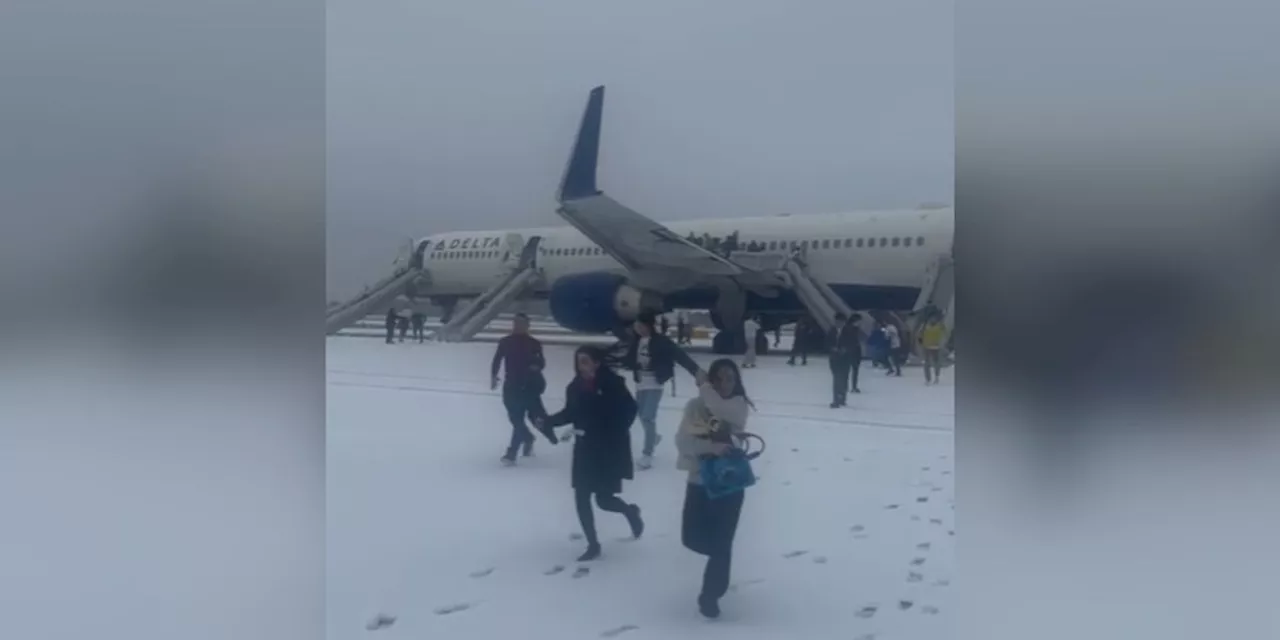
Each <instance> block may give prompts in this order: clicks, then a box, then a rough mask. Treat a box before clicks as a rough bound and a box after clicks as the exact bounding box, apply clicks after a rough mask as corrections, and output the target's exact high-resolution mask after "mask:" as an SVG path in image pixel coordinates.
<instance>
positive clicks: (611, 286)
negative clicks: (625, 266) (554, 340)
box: [549, 271, 662, 333]
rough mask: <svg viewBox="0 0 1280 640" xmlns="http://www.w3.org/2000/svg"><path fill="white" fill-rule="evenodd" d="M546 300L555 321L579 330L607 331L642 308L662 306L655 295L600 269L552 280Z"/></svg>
mask: <svg viewBox="0 0 1280 640" xmlns="http://www.w3.org/2000/svg"><path fill="white" fill-rule="evenodd" d="M549 302H550V307H551V316H552V317H553V318H555V320H556V322H557V323H559V324H560V326H562V327H565V328H566V329H569V330H571V331H577V332H580V333H608V332H610V331H612V330H613V329H615V328H616V327H618V326H620V325H624V324H627V323H629V322H632V321H634V320H635V319H636V316H637V315H639V314H640V312H641V311H643V310H645V309H653V310H661V309H662V300H661V298H659V297H658V296H656V295H654V294H652V293H648V292H645V291H641V290H640V289H637V288H635V287H633V286H631V285H629V284H627V279H626V278H625V277H623V276H620V275H617V274H613V273H606V272H603V271H601V272H596V273H579V274H575V275H571V276H565V277H563V278H560V279H559V280H556V281H555V282H554V283H552V285H551V293H550V300H549Z"/></svg>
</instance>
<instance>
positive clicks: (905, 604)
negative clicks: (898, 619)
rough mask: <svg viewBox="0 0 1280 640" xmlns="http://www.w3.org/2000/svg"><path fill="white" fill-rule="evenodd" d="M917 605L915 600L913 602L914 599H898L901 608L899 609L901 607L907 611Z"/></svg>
mask: <svg viewBox="0 0 1280 640" xmlns="http://www.w3.org/2000/svg"><path fill="white" fill-rule="evenodd" d="M915 605H916V603H914V602H912V601H910V600H899V601H898V608H899V609H901V610H902V611H906V610H907V609H910V608H911V607H914V606H915Z"/></svg>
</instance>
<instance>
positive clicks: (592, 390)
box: [490, 313, 945, 618]
mask: <svg viewBox="0 0 1280 640" xmlns="http://www.w3.org/2000/svg"><path fill="white" fill-rule="evenodd" d="M838 319H839V326H838V327H836V328H835V329H834V330H833V331H832V332H831V334H830V345H831V353H830V362H831V370H832V378H833V399H832V403H831V406H832V407H833V408H836V407H842V406H845V405H846V403H847V397H848V393H849V391H850V390H852V391H854V392H855V393H856V392H858V391H859V390H858V388H857V374H856V372H857V370H858V367H859V365H860V363H861V361H862V336H861V335H860V330H859V328H858V325H857V320H858V317H857V316H856V315H855V316H853V317H845V316H844V315H840V316H838ZM886 326H887V325H886V324H885V323H878V325H877V329H876V330H877V331H879V332H883V333H884V335H885V339H886V340H888V341H889V344H890V345H892V344H893V339H892V336H893V335H895V334H896V332H895V331H893V330H887V329H885V328H884V327H886ZM665 334H666V332H665V331H663V328H662V327H661V324H660V322H659V319H658V316H656V315H655V314H653V313H643V314H641V315H640V316H639V317H638V318H637V319H636V321H635V322H634V323H633V325H632V331H631V332H630V337H629V339H628V340H627V341H625V342H623V343H621V344H620V345H618V348H616V349H613V350H608V349H604V348H602V347H598V346H582V347H579V348H578V349H577V350H576V351H575V352H574V356H573V368H574V374H575V375H574V378H573V380H572V381H571V382H570V383H569V385H568V386H567V387H566V388H565V405H564V408H563V409H561V410H560V411H558V412H556V413H554V414H551V413H549V412H548V411H547V409H546V407H545V406H544V405H543V402H542V394H543V393H544V392H545V391H546V386H547V384H546V378H545V377H544V374H543V372H544V370H545V369H546V366H547V362H546V358H545V357H544V355H543V350H542V344H541V342H540V341H539V340H538V339H537V338H535V337H533V336H532V335H530V333H529V318H528V316H526V315H524V314H517V315H516V317H515V320H514V325H513V330H512V333H511V334H510V335H508V336H506V337H504V338H502V340H500V341H499V342H498V346H497V349H496V351H495V352H494V355H493V360H492V363H491V367H490V380H491V388H492V389H497V388H498V387H499V386H501V387H502V401H503V405H504V406H505V408H506V411H507V417H508V420H509V422H510V424H511V437H510V440H509V442H508V444H507V448H506V451H505V452H504V453H503V455H502V458H501V462H502V463H503V464H504V465H506V466H515V465H516V460H517V457H518V456H524V457H529V456H532V455H533V446H534V435H533V433H532V432H530V430H529V429H528V426H527V425H528V424H532V425H533V426H534V428H535V429H536V431H537V432H538V433H540V434H542V435H543V436H544V437H546V439H547V440H548V441H549V442H550V443H552V444H558V443H559V442H561V441H566V440H571V441H572V442H573V461H572V465H571V468H572V472H571V486H572V488H573V491H574V503H575V507H576V510H577V514H578V521H579V524H580V525H581V526H582V532H583V535H584V537H585V538H586V541H587V549H586V551H585V552H583V554H582V555H581V556H580V557H579V558H578V560H579V561H580V562H586V561H590V560H595V559H596V558H598V557H600V554H601V546H600V539H599V536H598V535H597V533H596V527H595V513H594V510H593V507H592V502H593V501H594V503H595V507H598V508H599V509H600V510H602V511H605V512H610V513H617V514H620V515H622V516H623V517H625V518H626V520H627V523H628V525H629V526H630V529H631V533H632V535H633V536H634V537H636V538H639V537H640V536H641V535H642V534H643V532H644V520H643V518H642V517H641V510H640V507H639V506H637V505H635V504H629V503H627V502H625V501H624V500H622V499H621V498H620V497H619V494H621V493H622V481H623V480H631V479H633V478H634V470H635V469H636V468H640V469H649V468H651V467H652V466H653V454H654V451H655V449H656V447H657V445H658V444H659V443H660V442H661V441H662V436H661V434H659V433H658V428H657V416H658V409H659V406H660V405H661V402H662V397H663V395H664V392H665V388H666V384H667V383H668V382H669V381H671V379H672V378H674V377H675V375H676V367H677V366H678V367H680V368H682V369H684V370H685V371H687V372H688V373H689V374H690V375H691V376H692V377H693V378H694V380H695V382H696V385H697V390H698V392H697V394H696V395H695V396H694V397H693V398H692V399H690V400H689V401H688V402H687V404H686V405H685V408H684V413H683V416H682V418H681V421H680V426H679V428H678V429H677V431H676V436H675V445H676V450H677V451H678V454H679V457H678V460H677V465H676V466H677V468H678V469H680V470H683V471H685V472H687V473H688V478H687V487H686V491H685V497H684V509H683V514H682V518H683V522H682V526H681V539H682V542H683V544H684V546H685V547H686V548H688V549H690V550H692V551H694V552H696V553H698V554H700V555H703V556H705V557H706V559H707V561H706V565H705V567H704V570H703V579H702V590H701V591H700V593H699V594H698V598H697V604H698V608H699V611H700V612H701V613H702V614H703V615H705V616H707V617H708V618H716V617H718V616H719V615H720V608H719V605H720V600H721V598H723V597H724V595H725V593H726V592H727V590H728V587H729V569H730V565H731V559H732V554H733V539H734V536H735V534H736V531H737V527H738V520H739V516H740V514H741V512H742V504H743V499H744V494H745V492H744V491H737V492H734V493H730V494H728V495H724V496H719V497H716V498H712V497H710V496H709V494H708V492H707V491H705V490H704V489H705V488H704V487H703V486H702V479H701V476H700V472H699V471H700V469H699V467H700V463H701V461H702V460H704V459H706V458H707V457H709V456H711V457H714V456H722V455H726V454H727V453H729V452H730V451H732V450H733V444H734V438H733V437H734V436H736V435H741V434H743V433H744V432H745V429H746V426H747V421H748V416H749V414H750V409H751V408H754V405H752V403H751V400H750V399H749V398H748V396H747V393H746V390H745V388H744V386H743V382H742V375H741V372H740V371H739V368H738V365H737V363H736V362H734V361H733V360H731V359H727V358H722V359H719V360H716V361H715V362H713V363H712V364H711V366H710V367H709V369H707V370H705V371H704V370H703V369H702V368H701V367H699V366H698V364H697V363H696V362H695V361H694V360H693V359H692V358H690V357H689V355H688V354H687V353H685V351H684V350H683V349H681V347H680V346H679V345H678V344H677V343H676V342H675V341H673V340H671V339H670V338H668V337H667V336H666V335H665ZM944 334H945V331H944V330H943V328H942V323H941V319H940V317H937V316H934V317H931V318H930V319H929V321H928V323H927V324H926V326H925V327H924V329H922V330H921V331H920V336H919V342H920V345H921V347H922V349H923V351H924V353H925V362H926V374H925V375H926V379H927V380H928V382H929V384H933V383H934V382H935V381H936V380H937V375H938V372H939V368H940V366H941V364H940V363H941V356H940V351H941V348H942V339H943V336H944ZM747 335H748V336H751V337H754V332H749V333H748V334H747ZM749 342H750V340H749ZM752 351H754V349H752ZM931 354H932V355H931ZM801 355H802V356H803V357H804V358H805V361H806V362H807V353H802V354H801ZM790 363H791V364H794V353H793V359H792V360H791V361H790ZM930 369H932V371H930ZM900 372H901V369H900V367H896V366H895V368H893V369H890V370H889V372H888V373H889V374H895V373H896V374H898V375H900ZM624 375H627V376H630V377H631V379H632V382H633V386H634V389H635V392H634V394H633V393H632V392H631V390H630V389H628V385H627V383H626V380H625V378H624V377H623V376H624ZM637 418H638V419H639V421H640V424H641V427H642V428H643V429H644V438H643V444H642V449H641V452H640V456H639V457H636V458H633V455H632V449H631V434H630V430H631V425H632V423H633V422H634V421H635V420H636V419H637ZM566 425H569V426H571V427H572V430H571V431H566V432H563V433H562V434H560V435H558V434H557V432H556V429H557V428H559V427H563V426H566Z"/></svg>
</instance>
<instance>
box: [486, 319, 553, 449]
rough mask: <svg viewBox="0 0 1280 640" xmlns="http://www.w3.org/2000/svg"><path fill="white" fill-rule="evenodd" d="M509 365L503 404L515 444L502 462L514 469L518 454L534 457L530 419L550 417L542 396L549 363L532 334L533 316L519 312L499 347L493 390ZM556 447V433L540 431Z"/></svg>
mask: <svg viewBox="0 0 1280 640" xmlns="http://www.w3.org/2000/svg"><path fill="white" fill-rule="evenodd" d="M504 364H505V365H506V377H505V380H503V381H502V404H503V406H505V407H506V409H507V419H508V420H509V421H510V422H511V442H510V444H508V445H507V451H506V453H505V454H503V456H502V463H503V464H504V465H507V466H512V465H514V464H515V463H516V452H517V451H519V450H521V449H522V448H523V452H524V457H526V458H527V457H529V456H532V455H533V434H531V433H529V429H528V427H526V426H525V419H526V418H529V419H531V420H533V421H534V424H535V425H536V424H537V421H538V419H540V418H544V417H546V415H547V411H546V409H545V408H544V407H543V405H542V393H543V391H545V390H546V388H547V382H546V379H545V378H543V376H542V370H543V368H544V367H545V366H546V360H544V359H543V356H542V343H541V342H539V341H538V339H537V338H535V337H533V336H531V335H529V317H528V316H526V315H525V314H523V313H517V314H516V317H515V321H514V324H513V325H512V328H511V334H510V335H508V336H506V337H504V338H503V339H502V340H499V341H498V348H497V350H496V351H494V353H493V362H492V363H491V364H490V368H489V376H490V384H489V388H490V389H497V388H498V382H499V379H498V371H499V369H500V368H501V367H502V366H503V365H504ZM539 431H541V432H542V435H544V436H546V437H547V439H548V440H550V441H551V443H552V444H555V443H556V436H555V433H554V432H551V431H549V430H546V429H539Z"/></svg>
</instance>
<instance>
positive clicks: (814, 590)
mask: <svg viewBox="0 0 1280 640" xmlns="http://www.w3.org/2000/svg"><path fill="white" fill-rule="evenodd" d="M492 350H493V345H491V344H477V343H471V344H425V345H417V344H397V345H386V344H382V343H381V342H377V341H373V340H360V339H352V338H342V337H337V338H331V339H329V341H328V365H327V369H328V441H327V457H328V460H327V463H328V485H327V491H328V531H327V534H328V535H327V544H328V566H327V582H328V592H329V593H328V596H329V599H328V629H329V638H330V639H331V640H347V639H350V638H367V637H374V638H380V639H386V640H392V639H394V638H413V639H415V640H416V639H422V638H450V639H453V640H468V639H473V638H474V639H488V638H513V637H524V638H530V637H546V638H557V639H559V640H572V639H577V638H599V637H615V636H616V637H621V638H623V639H624V640H641V639H646V638H651V639H654V640H684V639H686V638H689V639H693V638H698V639H699V640H706V639H709V638H733V639H734V640H748V639H755V638H759V639H762V640H764V639H768V640H774V639H777V638H806V639H808V638H813V639H819V638H842V639H852V640H857V639H863V640H866V639H870V638H876V639H877V640H891V639H894V638H901V639H904V640H906V639H920V640H926V639H927V640H934V639H937V638H943V637H949V635H950V627H951V624H952V620H953V616H954V615H955V611H954V609H953V607H954V605H955V602H956V600H955V598H954V596H953V593H954V590H953V589H952V588H951V587H950V586H949V585H950V584H951V580H952V578H953V572H954V561H953V556H954V546H955V537H954V535H955V534H954V528H955V513H954V507H953V500H954V477H953V475H952V471H953V469H954V456H953V455H952V454H953V438H952V436H953V433H954V413H955V411H954V402H953V397H954V386H953V379H952V374H953V372H954V371H955V369H947V370H945V371H944V378H945V380H944V382H943V384H942V385H940V386H936V387H926V386H925V385H924V381H923V378H922V376H923V372H922V371H921V370H920V369H919V368H912V369H908V370H907V371H905V372H904V373H905V375H904V377H902V378H886V377H885V376H884V374H883V373H882V372H880V371H877V370H874V369H871V368H870V365H869V364H864V365H863V368H862V382H861V387H862V390H863V393H862V394H861V395H853V396H851V397H850V405H851V406H850V407H848V408H845V409H830V408H828V407H827V404H828V403H829V402H830V375H829V373H828V370H827V367H826V361H825V359H823V358H814V359H812V360H811V361H810V363H809V366H808V367H794V368H793V367H788V366H787V365H786V363H785V359H784V358H763V359H762V360H761V361H760V367H759V368H758V369H755V370H748V371H746V372H745V382H746V387H747V391H748V393H749V394H750V395H751V396H752V397H753V398H754V400H755V402H756V405H757V406H758V409H759V410H758V411H757V412H756V413H754V414H753V415H752V418H751V420H752V423H751V425H750V429H751V431H753V432H756V433H759V434H761V435H762V436H763V437H764V438H765V439H766V440H767V441H768V445H769V449H768V451H767V452H766V453H765V454H764V456H762V457H761V458H760V459H759V460H758V461H757V462H756V469H757V472H758V473H759V475H760V483H759V484H758V485H757V486H755V487H752V488H750V489H748V490H747V491H748V494H747V497H746V504H745V507H744V509H743V515H742V521H741V525H740V528H739V531H738V536H737V540H736V544H735V555H734V564H733V583H734V587H733V588H732V589H731V591H730V593H729V595H728V596H727V597H726V598H725V599H724V601H723V602H722V607H723V610H724V615H723V617H722V618H721V619H720V620H717V621H714V622H709V621H706V620H704V619H702V618H701V617H700V616H699V614H698V612H697V608H696V605H695V603H694V599H695V597H696V595H697V592H698V587H699V581H700V579H701V574H702V558H701V557H699V556H696V555H694V554H693V553H692V552H690V551H688V550H686V549H684V548H683V547H682V546H681V545H680V536H679V527H680V508H681V503H682V500H683V496H684V487H683V482H684V476H683V474H682V473H681V472H679V471H676V470H675V469H674V462H673V460H674V446H673V445H672V444H671V441H672V439H671V437H670V435H671V434H672V432H673V431H674V430H675V428H676V424H677V421H678V418H679V411H680V409H681V408H682V407H683V404H684V402H685V399H687V398H688V397H689V392H690V391H691V390H692V380H691V379H690V378H688V377H687V376H685V375H684V374H683V373H681V377H680V378H679V380H678V385H679V387H678V389H677V391H678V396H679V397H677V398H672V397H671V396H670V395H668V396H667V397H666V398H665V399H664V400H663V406H662V411H661V412H660V414H659V422H660V426H659V428H660V430H661V432H662V433H664V434H666V436H667V437H666V439H665V440H664V441H663V442H662V444H661V445H659V455H658V460H657V462H656V464H655V467H654V468H653V469H652V470H649V471H638V472H637V475H636V480H635V481H634V482H630V483H627V484H626V486H625V488H624V493H623V498H624V499H625V500H627V501H629V502H636V503H638V504H639V505H641V507H642V508H643V509H644V517H645V520H646V524H647V528H646V531H645V535H644V537H643V538H642V539H640V540H637V541H630V540H624V538H625V537H626V535H627V526H626V522H625V521H624V520H623V519H622V518H621V517H620V516H614V515H613V514H607V513H599V512H598V513H597V516H596V521H597V527H598V528H599V529H600V536H601V540H602V542H603V545H604V556H603V557H602V558H601V559H599V560H597V561H595V562H592V563H588V564H587V565H585V566H588V567H589V569H590V571H589V573H588V574H587V575H585V576H580V577H575V573H576V571H577V569H578V566H577V564H576V563H575V562H574V558H576V556H577V555H578V554H579V553H581V552H582V550H583V548H584V546H585V543H584V542H582V541H581V540H577V539H575V538H577V537H578V533H579V528H578V523H577V518H576V516H575V514H574V509H573V500H572V495H571V492H570V489H569V456H570V450H569V447H567V446H560V447H553V446H551V445H550V444H548V443H547V442H546V441H545V440H542V439H539V441H538V445H537V450H536V456H535V457H534V458H532V459H527V458H526V459H521V460H520V465H519V466H517V467H515V468H503V467H501V466H500V465H499V463H498V457H499V456H500V455H501V453H502V450H503V448H504V447H505V445H506V441H507V438H508V436H509V434H510V430H509V427H508V425H507V422H506V417H505V412H504V411H503V408H502V403H501V400H500V398H499V397H498V396H497V394H496V393H495V392H491V391H490V390H489V387H488V367H489V361H490V358H491V356H492ZM571 353H572V347H569V346H548V347H547V356H548V361H549V370H548V378H549V390H548V393H547V395H546V396H545V400H546V403H547V406H548V408H549V409H550V410H552V411H555V410H557V409H559V408H560V406H561V403H562V400H563V391H564V385H565V384H566V383H567V382H568V380H569V376H570V375H571V372H570V359H571ZM696 359H698V360H699V361H700V362H701V363H703V365H704V366H705V365H706V364H708V363H709V362H710V361H711V360H712V359H713V358H712V356H709V355H707V356H701V355H700V356H696ZM633 436H634V437H635V438H636V449H637V450H638V449H639V437H640V428H639V425H637V426H636V427H635V428H634V429H633ZM558 567H559V568H561V569H560V570H558V571H557V568H558ZM379 614H384V615H386V616H388V617H394V623H391V624H387V625H384V626H381V627H380V628H377V629H375V630H369V629H367V625H369V624H370V622H371V621H372V620H373V619H374V618H376V617H377V616H378V615H379ZM375 626H376V625H375Z"/></svg>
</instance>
